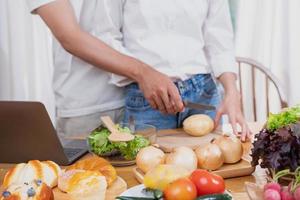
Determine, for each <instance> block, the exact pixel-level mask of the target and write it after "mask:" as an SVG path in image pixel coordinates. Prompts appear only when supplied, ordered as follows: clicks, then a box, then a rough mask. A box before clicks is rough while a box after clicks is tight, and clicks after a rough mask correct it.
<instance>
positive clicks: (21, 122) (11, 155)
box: [0, 101, 87, 165]
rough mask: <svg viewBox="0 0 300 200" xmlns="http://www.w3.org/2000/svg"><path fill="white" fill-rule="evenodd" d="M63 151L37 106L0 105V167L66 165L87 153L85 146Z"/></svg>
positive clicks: (39, 106)
mask: <svg viewBox="0 0 300 200" xmlns="http://www.w3.org/2000/svg"><path fill="white" fill-rule="evenodd" d="M82 141H83V142H84V143H85V145H78V146H80V148H77V146H76V145H71V146H72V148H64V147H63V145H62V144H61V142H60V140H59V137H58V135H57V133H56V130H55V128H54V127H53V125H52V122H51V120H50V117H49V115H48V113H47V111H46V108H45V106H44V105H43V104H42V103H40V102H21V101H0V163H20V162H27V161H29V160H52V161H54V162H56V163H57V164H59V165H69V164H72V163H73V162H74V161H76V160H77V159H79V158H80V157H81V156H83V155H84V154H86V153H87V144H86V141H85V140H82Z"/></svg>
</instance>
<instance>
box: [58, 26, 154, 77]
mask: <svg viewBox="0 0 300 200" xmlns="http://www.w3.org/2000/svg"><path fill="white" fill-rule="evenodd" d="M59 40H60V43H61V44H62V46H63V47H64V48H65V49H66V50H67V51H68V52H70V53H71V54H73V55H75V56H77V57H79V58H81V59H82V60H84V61H86V62H88V63H90V64H92V65H94V66H95V67H99V68H101V69H103V70H105V71H109V72H112V73H115V74H119V75H123V76H126V77H129V78H131V79H133V80H135V81H138V77H139V76H140V75H141V74H142V73H143V72H142V71H144V70H146V69H147V68H149V66H147V65H146V64H144V63H142V62H141V61H139V60H137V59H134V58H132V57H129V56H126V55H123V54H121V53H119V52H118V51H116V50H114V49H113V48H111V47H110V46H108V45H107V44H105V43H104V42H102V41H100V40H99V39H98V38H95V37H94V36H92V35H90V34H88V33H86V32H84V31H81V30H77V31H76V32H75V33H74V32H73V33H70V34H66V36H65V37H62V38H60V39H59Z"/></svg>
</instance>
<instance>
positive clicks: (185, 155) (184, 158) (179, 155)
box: [166, 146, 197, 171]
mask: <svg viewBox="0 0 300 200" xmlns="http://www.w3.org/2000/svg"><path fill="white" fill-rule="evenodd" d="M166 164H170V165H176V166H180V167H183V168H185V169H187V170H188V171H194V170H195V169H197V156H196V154H195V152H194V151H193V150H192V149H191V148H189V147H184V146H182V147H177V148H175V149H174V150H173V152H172V153H170V154H169V155H167V157H166Z"/></svg>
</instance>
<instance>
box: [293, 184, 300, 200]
mask: <svg viewBox="0 0 300 200" xmlns="http://www.w3.org/2000/svg"><path fill="white" fill-rule="evenodd" d="M294 198H295V200H300V187H297V189H296V190H295V192H294Z"/></svg>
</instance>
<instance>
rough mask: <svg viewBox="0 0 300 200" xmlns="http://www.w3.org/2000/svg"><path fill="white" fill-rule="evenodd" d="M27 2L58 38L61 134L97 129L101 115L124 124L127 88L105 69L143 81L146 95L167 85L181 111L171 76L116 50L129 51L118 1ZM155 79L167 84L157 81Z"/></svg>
mask: <svg viewBox="0 0 300 200" xmlns="http://www.w3.org/2000/svg"><path fill="white" fill-rule="evenodd" d="M27 2H28V5H29V8H30V11H31V12H32V13H37V14H39V15H40V16H41V17H42V19H43V20H44V21H45V22H46V23H47V25H48V27H49V28H50V29H51V31H52V33H53V34H54V36H55V37H56V39H57V40H54V45H53V46H54V67H55V68H54V80H53V88H54V92H55V96H56V107H57V129H58V132H59V133H60V134H67V135H71V134H74V135H75V134H76V135H77V134H86V133H88V132H90V131H91V130H93V129H94V128H96V127H97V126H99V123H100V116H103V115H110V116H111V117H112V118H113V119H114V120H115V121H120V120H121V116H122V107H123V106H124V95H123V88H120V87H116V86H114V85H113V84H110V83H109V81H110V77H111V74H110V73H108V72H105V71H103V70H102V69H104V70H106V71H109V72H114V73H116V74H120V75H124V76H127V77H130V78H131V79H133V80H135V81H137V82H139V84H140V85H141V86H142V87H143V88H144V91H145V93H150V92H155V91H158V90H159V89H160V88H161V87H163V88H164V90H165V92H166V93H167V92H168V93H169V94H170V95H171V96H172V98H170V102H166V103H169V104H171V101H172V102H173V103H174V104H175V107H174V110H177V111H179V110H181V109H182V108H183V105H182V102H181V99H180V96H179V93H178V91H177V89H176V86H175V85H174V84H173V82H172V81H171V80H170V79H169V78H168V77H167V76H165V75H163V74H161V73H159V72H158V71H156V70H154V69H152V68H151V67H149V66H148V65H146V64H144V63H142V62H141V61H139V60H136V59H134V58H132V57H128V56H125V55H123V54H120V53H119V52H118V51H120V52H123V53H125V54H126V53H127V52H126V50H125V49H124V48H123V47H122V35H121V33H120V30H119V29H118V28H117V27H119V26H120V24H119V23H120V21H121V20H120V19H121V12H119V11H118V10H121V9H122V4H121V2H120V1H119V0H109V1H107V0H87V1H86V0H70V1H69V0H27ZM108 45H110V46H114V48H115V49H117V50H118V51H115V50H113V49H112V48H110V47H109V46H108ZM144 74H147V75H148V76H146V77H145V76H144ZM153 77H155V78H153ZM153 79H156V80H160V81H159V82H163V83H164V84H163V85H159V84H157V83H155V82H154V83H153V82H152V80H153ZM176 106H177V107H176Z"/></svg>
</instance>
